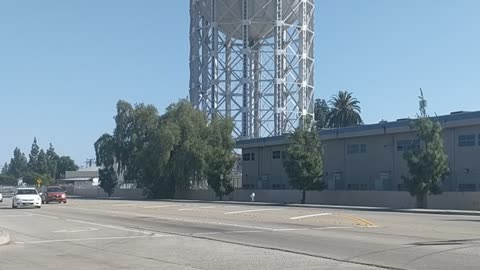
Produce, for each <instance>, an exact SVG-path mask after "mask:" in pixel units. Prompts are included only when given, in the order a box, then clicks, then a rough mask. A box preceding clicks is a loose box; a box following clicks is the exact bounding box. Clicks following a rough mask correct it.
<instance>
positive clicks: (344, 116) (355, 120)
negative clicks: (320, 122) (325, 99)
mask: <svg viewBox="0 0 480 270" xmlns="http://www.w3.org/2000/svg"><path fill="white" fill-rule="evenodd" d="M329 103H330V106H331V109H330V112H329V113H328V114H327V119H328V127H329V128H342V127H348V126H352V125H357V124H362V123H363V121H362V117H361V116H360V114H361V108H360V101H358V100H357V99H356V98H354V97H353V94H352V93H350V92H347V91H339V92H338V94H337V95H335V96H333V97H332V98H331V99H330V101H329Z"/></svg>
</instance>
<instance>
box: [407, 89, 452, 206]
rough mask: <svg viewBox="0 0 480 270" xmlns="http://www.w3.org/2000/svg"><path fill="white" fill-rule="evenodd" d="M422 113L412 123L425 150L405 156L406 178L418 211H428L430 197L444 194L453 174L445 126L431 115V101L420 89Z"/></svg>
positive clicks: (408, 152)
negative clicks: (450, 169)
mask: <svg viewBox="0 0 480 270" xmlns="http://www.w3.org/2000/svg"><path fill="white" fill-rule="evenodd" d="M419 99H420V101H419V107H420V113H419V114H418V115H417V119H415V120H414V121H413V122H412V123H411V127H412V129H414V130H415V131H416V133H417V138H418V139H419V140H420V142H421V147H420V148H416V149H411V150H409V151H407V152H405V154H404V159H405V160H406V161H407V165H408V171H409V176H404V177H403V179H404V181H405V184H406V187H407V190H408V191H409V193H410V195H411V196H414V197H416V199H417V207H418V208H428V202H427V196H428V195H430V194H433V195H436V194H441V193H442V182H443V181H444V180H445V178H446V177H447V176H448V174H449V167H448V156H447V154H446V153H445V150H444V147H443V139H442V126H441V125H440V123H438V122H437V121H434V120H432V119H431V118H430V117H429V116H428V114H427V110H426V108H427V100H426V99H425V98H424V96H423V92H422V90H421V89H420V96H419Z"/></svg>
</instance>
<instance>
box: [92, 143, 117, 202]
mask: <svg viewBox="0 0 480 270" xmlns="http://www.w3.org/2000/svg"><path fill="white" fill-rule="evenodd" d="M95 154H96V162H97V166H101V169H100V170H99V177H100V187H101V188H102V189H103V190H104V191H105V192H106V193H107V194H108V196H111V195H112V194H113V192H114V190H115V187H116V186H117V183H118V176H117V172H116V171H115V165H116V163H115V156H116V153H115V142H114V139H113V137H112V136H111V135H109V134H104V135H102V136H101V137H100V138H99V139H98V140H97V141H96V142H95Z"/></svg>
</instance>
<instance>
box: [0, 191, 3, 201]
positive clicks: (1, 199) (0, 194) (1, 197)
mask: <svg viewBox="0 0 480 270" xmlns="http://www.w3.org/2000/svg"><path fill="white" fill-rule="evenodd" d="M1 202H3V195H2V193H0V203H1Z"/></svg>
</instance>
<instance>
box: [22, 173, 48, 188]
mask: <svg viewBox="0 0 480 270" xmlns="http://www.w3.org/2000/svg"><path fill="white" fill-rule="evenodd" d="M38 179H41V180H42V185H45V186H48V185H51V184H53V183H54V179H53V178H52V177H51V176H50V175H48V174H41V173H36V172H32V171H27V172H26V173H25V175H24V176H23V183H25V184H28V185H32V186H33V185H36V184H37V180H38Z"/></svg>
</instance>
